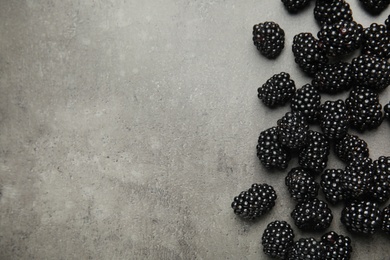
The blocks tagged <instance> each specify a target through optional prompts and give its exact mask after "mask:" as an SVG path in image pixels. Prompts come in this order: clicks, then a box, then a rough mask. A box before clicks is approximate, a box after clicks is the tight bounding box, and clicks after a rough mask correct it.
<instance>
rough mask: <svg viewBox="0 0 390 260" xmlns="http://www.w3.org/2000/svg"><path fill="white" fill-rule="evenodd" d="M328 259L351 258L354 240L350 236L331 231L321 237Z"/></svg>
mask: <svg viewBox="0 0 390 260" xmlns="http://www.w3.org/2000/svg"><path fill="white" fill-rule="evenodd" d="M320 243H321V245H322V246H323V247H324V249H325V258H324V259H326V260H349V259H351V254H352V251H353V250H352V241H351V239H350V238H349V237H347V236H343V235H339V234H337V233H336V232H334V231H330V232H328V233H326V234H324V235H323V236H322V237H321V242H320Z"/></svg>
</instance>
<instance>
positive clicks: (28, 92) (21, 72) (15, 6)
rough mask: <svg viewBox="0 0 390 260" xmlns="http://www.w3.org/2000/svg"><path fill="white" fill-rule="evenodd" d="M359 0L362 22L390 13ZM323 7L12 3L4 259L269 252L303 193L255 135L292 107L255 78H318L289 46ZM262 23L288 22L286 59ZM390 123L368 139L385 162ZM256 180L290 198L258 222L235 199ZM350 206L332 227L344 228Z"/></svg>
mask: <svg viewBox="0 0 390 260" xmlns="http://www.w3.org/2000/svg"><path fill="white" fill-rule="evenodd" d="M350 2H351V6H352V8H353V11H354V16H355V18H356V19H358V20H359V21H360V22H361V23H363V25H365V26H367V25H369V24H370V23H371V22H374V21H377V22H383V21H384V20H385V18H386V14H385V13H386V12H387V13H388V10H387V11H386V12H384V13H382V14H381V15H380V16H377V17H371V16H367V15H366V14H365V13H364V11H363V10H362V9H361V8H360V7H359V6H358V3H357V1H350ZM313 6H314V3H312V4H311V6H310V7H309V8H308V9H306V10H305V11H303V12H302V13H301V14H300V15H295V16H291V15H288V14H287V12H286V11H285V10H284V9H283V6H282V4H281V2H280V1H276V0H262V1H258V0H257V1H255V0H248V1H243V2H238V1H232V0H209V1H206V0H194V1H190V0H182V1H179V0H166V1H161V0H155V1H152V0H145V1H134V0H130V1H119V0H107V1H102V0H90V1H70V0H64V1H47V0H42V1H33V0H24V1H11V0H1V1H0V21H1V23H0V91H1V92H0V154H1V155H0V159H1V161H0V184H1V198H0V230H1V231H0V259H268V258H267V257H266V256H265V255H263V253H262V252H261V250H262V249H261V247H260V237H261V234H262V232H263V230H264V228H265V226H266V225H267V224H268V223H269V222H270V221H272V220H275V219H283V220H287V221H288V222H290V223H291V224H292V220H291V218H290V217H289V213H290V212H291V210H292V208H293V202H292V200H291V199H290V198H289V197H288V195H287V191H286V189H285V187H284V176H285V174H286V172H287V171H284V172H280V173H279V172H276V173H270V172H268V171H266V170H265V169H264V168H263V167H262V166H261V165H260V163H259V161H258V159H257V158H256V153H255V146H256V141H257V137H258V134H259V133H260V131H262V130H265V129H266V128H268V127H271V126H273V125H275V124H276V119H277V118H279V117H281V116H282V115H283V114H284V113H285V112H287V111H288V107H287V106H286V107H284V108H280V109H277V110H269V109H267V108H265V107H264V106H263V105H262V104H261V103H260V102H259V101H258V99H257V96H256V94H257V88H258V87H259V86H260V85H261V84H262V83H263V82H265V80H266V79H268V78H269V77H270V76H271V75H273V74H275V73H278V72H281V71H287V72H289V73H291V75H292V77H293V78H294V80H295V81H296V83H297V85H298V86H301V85H303V84H305V83H308V82H309V80H310V79H309V78H308V77H306V76H303V75H302V73H301V72H300V71H299V69H298V68H297V66H296V65H295V63H294V61H293V57H292V53H291V43H292V38H293V36H294V35H295V34H297V33H299V32H302V31H309V32H313V33H315V32H316V31H317V30H318V26H317V25H316V24H315V23H314V18H313V16H312V8H313ZM266 20H274V21H277V22H278V23H279V24H280V25H281V26H282V28H284V29H285V30H286V48H285V50H284V51H283V53H282V55H281V56H280V57H279V58H278V59H277V60H274V61H270V60H267V59H265V58H263V57H262V56H260V55H259V54H258V53H257V51H256V49H255V48H254V46H253V43H252V39H251V33H252V26H253V25H254V24H255V23H258V22H262V21H266ZM381 96H382V100H389V99H390V91H389V90H386V91H385V92H383V93H382V94H381ZM389 131H390V124H388V123H384V124H383V125H382V126H381V127H380V128H379V129H378V130H376V131H371V132H367V133H364V134H362V135H361V136H362V137H364V138H365V139H366V140H367V142H368V143H369V146H370V148H371V155H372V157H373V158H377V157H378V156H379V155H389V154H390V150H389V147H390V138H389ZM295 165H296V161H293V162H291V163H290V167H292V166H295ZM329 166H330V167H342V164H341V163H340V162H339V161H338V160H337V159H335V158H334V156H331V157H330V162H329ZM254 182H260V183H262V182H267V183H269V184H271V185H273V186H274V187H275V189H276V191H277V193H278V196H279V197H278V200H277V203H276V206H275V207H274V209H273V210H272V211H271V212H270V213H269V214H267V215H265V216H264V217H263V218H262V219H261V220H260V221H257V222H254V223H251V222H247V221H242V220H240V219H239V218H237V217H235V215H234V214H233V212H232V210H231V208H230V203H231V201H232V199H233V197H234V196H236V195H238V193H239V192H240V191H242V190H246V189H247V188H249V187H250V185H251V184H252V183H254ZM339 213H340V207H339V208H334V215H335V220H334V221H333V224H332V228H333V229H334V230H336V231H338V232H341V233H347V232H346V230H345V229H344V227H342V226H341V224H340V223H339V220H338V218H339ZM294 229H295V231H296V234H297V235H296V237H297V238H299V237H304V236H309V235H313V236H315V237H316V238H319V236H320V234H318V233H302V232H299V231H298V230H297V228H296V227H294ZM347 234H348V233H347ZM352 238H353V239H354V240H353V241H354V259H390V252H389V238H388V237H385V236H384V235H383V234H376V235H374V236H372V237H356V236H352Z"/></svg>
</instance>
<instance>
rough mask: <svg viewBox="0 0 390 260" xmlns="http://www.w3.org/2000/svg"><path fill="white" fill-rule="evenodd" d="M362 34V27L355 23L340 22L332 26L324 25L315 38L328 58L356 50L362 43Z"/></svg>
mask: <svg viewBox="0 0 390 260" xmlns="http://www.w3.org/2000/svg"><path fill="white" fill-rule="evenodd" d="M362 34H363V26H362V25H360V24H357V23H356V22H355V21H344V20H341V21H339V22H337V23H334V24H325V25H324V26H322V28H321V30H320V31H319V32H318V34H317V36H318V38H319V40H320V41H321V42H322V43H323V45H324V49H325V51H326V53H327V54H328V55H329V56H339V55H345V54H348V53H351V52H352V51H354V50H356V49H358V48H359V47H360V44H361V41H362Z"/></svg>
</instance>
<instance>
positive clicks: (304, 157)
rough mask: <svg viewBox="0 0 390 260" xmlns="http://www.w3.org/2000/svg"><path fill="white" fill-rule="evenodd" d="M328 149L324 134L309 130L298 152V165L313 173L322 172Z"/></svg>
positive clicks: (327, 141)
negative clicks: (303, 144) (304, 142)
mask: <svg viewBox="0 0 390 260" xmlns="http://www.w3.org/2000/svg"><path fill="white" fill-rule="evenodd" d="M329 149H330V147H329V140H328V138H327V137H326V136H325V135H324V134H322V133H320V132H317V131H312V130H309V132H308V134H307V141H306V145H305V146H304V147H303V148H302V149H301V151H300V152H299V156H298V162H299V165H300V166H302V167H303V168H305V169H310V170H312V171H314V172H315V173H320V172H322V171H323V170H324V169H325V167H326V164H327V162H328V155H329Z"/></svg>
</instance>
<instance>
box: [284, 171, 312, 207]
mask: <svg viewBox="0 0 390 260" xmlns="http://www.w3.org/2000/svg"><path fill="white" fill-rule="evenodd" d="M285 183H286V186H287V188H288V191H289V193H290V195H291V197H292V198H293V199H294V200H296V201H298V202H302V201H305V200H307V199H311V198H315V197H317V195H318V188H319V185H318V183H317V182H316V181H315V179H314V176H313V172H310V171H309V170H305V169H303V168H302V167H295V168H292V169H291V170H290V171H289V172H288V174H287V176H286V178H285Z"/></svg>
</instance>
